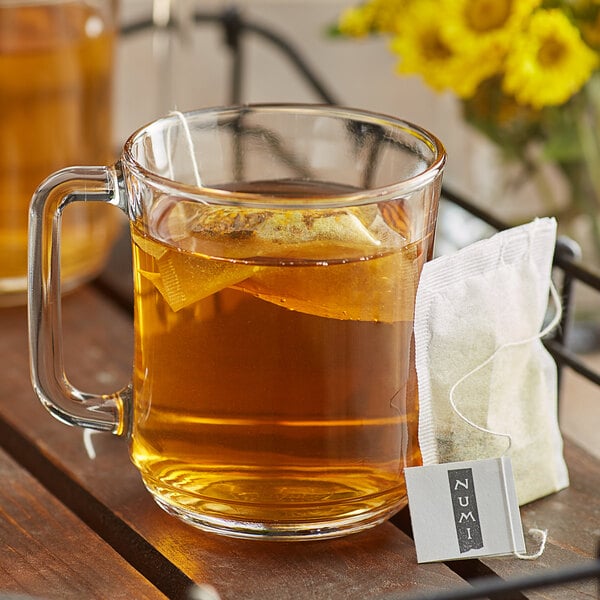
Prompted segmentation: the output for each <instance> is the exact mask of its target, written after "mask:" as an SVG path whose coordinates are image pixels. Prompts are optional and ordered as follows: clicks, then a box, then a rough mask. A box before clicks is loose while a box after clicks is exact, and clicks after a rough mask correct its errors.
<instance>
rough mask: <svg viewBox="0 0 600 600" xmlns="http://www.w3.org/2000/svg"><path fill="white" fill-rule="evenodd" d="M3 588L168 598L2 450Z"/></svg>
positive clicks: (49, 596)
mask: <svg viewBox="0 0 600 600" xmlns="http://www.w3.org/2000/svg"><path fill="white" fill-rule="evenodd" d="M0 481H2V485H1V486H0V549H1V551H0V593H7V592H11V593H19V594H29V595H33V596H37V597H39V598H44V599H45V600H53V599H56V600H69V599H71V598H72V599H76V600H81V598H90V599H91V598H103V599H105V598H114V599H118V598H122V599H128V600H129V599H130V598H140V599H141V598H146V599H158V598H165V596H164V595H163V594H161V593H160V592H159V591H158V590H157V589H156V588H155V587H154V586H153V585H151V584H150V583H149V582H148V581H147V580H146V579H144V578H143V577H142V576H141V575H140V574H139V573H137V572H136V571H135V570H134V569H133V568H132V567H131V566H130V565H129V564H128V563H127V562H126V561H125V560H123V558H122V557H121V556H119V555H118V554H117V553H116V552H115V551H114V550H113V549H112V548H111V547H110V546H108V545H107V544H106V543H105V542H104V541H103V540H101V539H100V538H99V537H98V536H97V535H96V534H95V533H94V532H93V531H92V530H91V529H89V528H88V527H86V526H85V525H84V524H83V523H82V522H81V521H80V520H79V519H78V518H77V517H76V516H75V515H74V514H73V513H72V512H70V511H69V510H67V509H66V508H65V507H64V506H63V505H62V504H61V503H60V502H58V501H57V500H56V498H54V497H53V496H52V495H51V494H49V493H48V492H47V490H45V489H44V488H43V487H42V486H41V485H40V484H39V482H38V481H36V480H35V479H34V478H33V477H32V476H31V475H30V474H29V473H27V472H26V471H24V470H23V469H22V468H21V467H20V466H18V465H17V464H16V463H15V462H14V461H13V460H11V459H10V457H9V456H8V455H7V454H6V453H4V452H3V451H2V450H0Z"/></svg>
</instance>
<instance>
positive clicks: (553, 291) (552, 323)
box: [449, 281, 562, 455]
mask: <svg viewBox="0 0 600 600" xmlns="http://www.w3.org/2000/svg"><path fill="white" fill-rule="evenodd" d="M550 296H551V297H552V301H553V303H554V307H555V313H554V316H553V317H552V320H551V321H550V323H548V325H546V327H544V328H543V329H542V330H541V331H540V332H539V333H537V334H535V335H532V336H530V337H528V338H525V339H523V340H516V341H513V342H506V343H504V344H502V345H501V346H498V348H496V350H495V351H494V352H493V353H492V354H491V355H490V356H489V357H488V358H487V359H486V360H485V361H483V362H482V363H481V364H479V365H477V366H476V367H475V368H473V369H471V370H470V371H469V372H468V373H466V374H465V375H463V376H462V377H461V378H460V379H459V380H458V381H456V383H454V385H453V386H452V387H451V388H450V394H449V396H450V405H451V406H452V410H453V411H454V412H455V413H456V414H457V415H458V417H459V418H460V419H462V420H463V421H464V422H465V423H467V425H470V426H471V427H474V428H475V429H477V430H478V431H481V432H483V433H489V434H491V435H496V436H500V437H504V438H506V439H507V440H508V446H507V448H506V450H505V451H504V453H503V455H504V454H506V453H507V452H508V451H509V450H510V448H511V446H512V436H511V435H510V434H509V433H506V432H503V431H493V430H492V429H487V428H486V427H482V426H481V425H478V424H477V423H475V422H474V421H472V420H471V419H469V417H467V416H465V415H464V414H463V413H462V412H461V411H460V410H459V409H458V407H457V405H456V399H455V398H454V395H455V392H456V389H457V388H458V387H459V386H460V385H462V384H463V383H464V382H465V381H466V380H467V379H469V377H472V376H473V375H475V373H478V372H479V371H480V370H481V369H483V368H485V367H486V366H487V365H489V364H490V363H491V362H492V361H493V360H494V359H495V358H496V356H498V354H499V353H500V352H501V351H502V350H505V349H507V348H513V347H515V346H522V345H525V344H530V343H531V342H534V341H536V340H539V339H542V338H543V337H545V336H546V335H548V333H550V332H551V331H552V330H553V329H554V328H555V327H556V326H557V325H558V324H559V323H560V320H561V318H562V305H561V301H560V296H559V294H558V291H557V289H556V287H555V286H554V283H553V282H552V281H550Z"/></svg>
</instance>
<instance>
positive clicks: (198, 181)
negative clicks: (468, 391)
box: [167, 110, 202, 187]
mask: <svg viewBox="0 0 600 600" xmlns="http://www.w3.org/2000/svg"><path fill="white" fill-rule="evenodd" d="M169 116H172V117H177V118H178V119H179V121H180V122H181V126H182V128H183V135H184V137H185V142H186V144H187V148H188V152H189V155H190V162H191V163H192V169H193V172H194V181H195V182H196V185H197V186H198V187H202V178H201V177H200V170H199V169H198V161H197V160H196V152H195V150H194V141H193V140H192V134H191V132H190V126H189V124H188V122H187V119H186V118H185V115H184V114H183V113H182V112H181V111H179V110H172V111H171V112H170V113H169ZM170 135H171V130H170V129H169V130H168V133H167V136H168V138H167V139H170ZM170 145H171V144H170V143H169V150H168V151H167V161H168V163H169V175H170V178H171V179H173V180H174V179H175V171H174V169H173V163H172V161H171V151H170Z"/></svg>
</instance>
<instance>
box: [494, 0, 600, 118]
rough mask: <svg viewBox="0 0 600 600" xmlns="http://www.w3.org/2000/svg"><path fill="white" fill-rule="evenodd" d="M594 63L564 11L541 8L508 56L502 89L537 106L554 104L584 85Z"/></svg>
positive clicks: (518, 99) (521, 100) (561, 102)
mask: <svg viewBox="0 0 600 600" xmlns="http://www.w3.org/2000/svg"><path fill="white" fill-rule="evenodd" d="M597 64H598V56H597V54H596V53H595V52H593V51H592V50H591V49H590V48H589V47H588V46H587V45H586V44H585V43H584V42H583V40H582V39H581V35H580V33H579V30H578V29H577V28H576V27H575V26H574V25H573V24H572V23H571V22H570V21H569V19H568V18H567V17H566V15H565V14H564V13H563V12H561V11H560V10H558V9H552V10H540V11H538V12H536V13H534V15H533V16H532V18H531V21H530V23H529V27H528V28H527V30H526V31H525V32H524V33H523V35H521V36H519V37H518V38H517V39H516V40H515V42H514V44H513V46H512V47H511V51H510V52H509V54H508V55H507V58H506V73H505V76H504V81H503V90H504V92H505V93H507V94H512V95H514V97H515V99H516V100H517V102H519V103H521V104H527V105H530V106H532V107H534V108H536V109H539V108H542V107H544V106H557V105H560V104H563V103H565V102H566V101H567V100H568V99H569V98H570V97H571V96H572V95H573V94H575V93H576V92H578V91H579V90H580V89H581V88H582V87H583V85H584V84H585V83H586V81H587V80H588V79H589V77H590V75H591V73H592V71H593V69H594V68H595V67H596V66H597Z"/></svg>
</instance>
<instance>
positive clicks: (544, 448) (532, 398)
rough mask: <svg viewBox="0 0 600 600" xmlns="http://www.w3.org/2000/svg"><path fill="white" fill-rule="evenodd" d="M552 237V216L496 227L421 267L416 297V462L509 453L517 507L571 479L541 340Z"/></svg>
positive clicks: (552, 371)
mask: <svg viewBox="0 0 600 600" xmlns="http://www.w3.org/2000/svg"><path fill="white" fill-rule="evenodd" d="M555 241H556V221H555V220H554V219H550V218H545V219H536V220H535V221H533V222H531V223H529V224H527V225H523V226H520V227H515V228H513V229H509V230H507V231H503V232H501V233H499V234H496V235H494V236H493V237H491V238H490V239H487V240H483V241H480V242H476V243H474V244H472V245H470V246H468V247H466V248H464V249H462V250H460V251H458V252H456V253H454V254H452V255H449V256H442V257H440V258H437V259H435V260H433V261H431V262H429V263H427V264H426V265H425V266H424V269H423V273H422V275H421V279H420V282H419V288H418V292H417V301H416V308H415V351H416V368H417V376H418V381H419V402H420V421H419V443H420V446H421V451H422V454H423V463H424V464H425V465H428V464H437V463H447V462H457V461H466V460H477V459H488V458H495V457H499V456H504V455H507V456H509V457H510V458H511V460H512V466H513V471H514V477H515V483H516V490H517V497H518V501H519V505H522V504H525V503H527V502H531V501H532V500H535V499H537V498H541V497H543V496H546V495H548V494H550V493H552V492H555V491H558V490H560V489H562V488H564V487H566V486H568V483H569V481H568V474H567V468H566V465H565V462H564V459H563V456H562V438H561V434H560V431H559V427H558V417H557V376H556V364H555V363H554V360H553V359H552V357H551V356H550V354H549V353H548V352H547V350H546V349H545V348H544V346H543V344H542V341H541V339H540V338H541V335H542V333H541V330H542V327H543V322H544V317H545V314H546V309H547V305H548V294H549V290H550V287H551V281H550V276H551V267H552V257H553V253H554V245H555ZM557 309H558V310H560V306H559V305H558V304H557Z"/></svg>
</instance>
